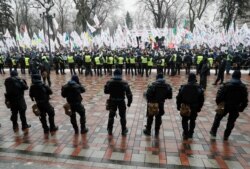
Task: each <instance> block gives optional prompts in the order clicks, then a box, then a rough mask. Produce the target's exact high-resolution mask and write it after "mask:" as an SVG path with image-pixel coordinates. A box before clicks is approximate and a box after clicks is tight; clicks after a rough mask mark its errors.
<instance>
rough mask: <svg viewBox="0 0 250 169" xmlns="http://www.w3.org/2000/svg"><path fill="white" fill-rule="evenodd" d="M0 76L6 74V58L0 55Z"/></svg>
mask: <svg viewBox="0 0 250 169" xmlns="http://www.w3.org/2000/svg"><path fill="white" fill-rule="evenodd" d="M0 74H5V72H4V56H3V55H2V54H0Z"/></svg>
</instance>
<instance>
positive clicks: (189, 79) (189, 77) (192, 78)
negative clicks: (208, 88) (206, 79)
mask: <svg viewBox="0 0 250 169" xmlns="http://www.w3.org/2000/svg"><path fill="white" fill-rule="evenodd" d="M188 82H197V80H196V75H195V74H194V73H190V74H189V76H188Z"/></svg>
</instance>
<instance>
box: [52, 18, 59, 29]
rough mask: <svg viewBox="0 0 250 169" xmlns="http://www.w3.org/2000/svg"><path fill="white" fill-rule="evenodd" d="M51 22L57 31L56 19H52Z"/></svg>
mask: <svg viewBox="0 0 250 169" xmlns="http://www.w3.org/2000/svg"><path fill="white" fill-rule="evenodd" d="M52 22H53V25H54V28H55V29H56V30H57V29H58V27H59V26H58V23H57V21H56V19H55V18H53V20H52Z"/></svg>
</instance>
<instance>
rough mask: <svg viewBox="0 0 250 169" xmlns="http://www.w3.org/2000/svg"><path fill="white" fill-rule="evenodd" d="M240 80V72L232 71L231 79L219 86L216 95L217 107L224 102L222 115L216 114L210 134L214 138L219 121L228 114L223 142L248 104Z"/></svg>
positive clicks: (246, 92)
mask: <svg viewBox="0 0 250 169" xmlns="http://www.w3.org/2000/svg"><path fill="white" fill-rule="evenodd" d="M240 78H241V72H240V71H239V70H236V71H234V73H233V74H232V79H231V80H230V81H228V82H227V83H225V84H224V85H223V86H221V87H220V89H219V90H218V92H217V95H216V103H217V105H218V104H220V103H222V102H224V113H221V114H219V113H216V115H215V118H214V122H213V126H212V128H211V131H210V134H211V135H212V136H214V137H215V136H216V133H217V130H218V128H219V126H220V121H221V120H222V118H223V117H225V116H226V115H227V114H229V116H228V120H227V126H226V130H225V132H224V140H225V141H226V140H228V137H229V136H230V134H231V132H232V130H233V128H234V125H235V121H236V119H237V118H238V117H239V112H243V111H244V109H245V108H246V107H247V104H248V91H247V87H246V85H245V84H243V83H242V82H241V80H240Z"/></svg>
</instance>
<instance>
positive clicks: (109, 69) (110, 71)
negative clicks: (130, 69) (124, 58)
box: [107, 64, 113, 75]
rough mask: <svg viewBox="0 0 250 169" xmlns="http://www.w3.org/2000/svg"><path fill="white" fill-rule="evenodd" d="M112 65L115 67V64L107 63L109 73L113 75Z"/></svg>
mask: <svg viewBox="0 0 250 169" xmlns="http://www.w3.org/2000/svg"><path fill="white" fill-rule="evenodd" d="M112 67H113V64H107V73H108V74H109V75H112Z"/></svg>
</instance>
